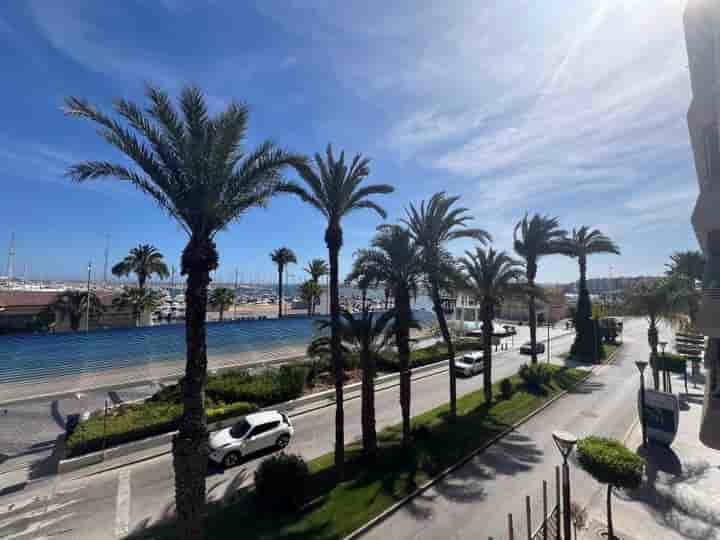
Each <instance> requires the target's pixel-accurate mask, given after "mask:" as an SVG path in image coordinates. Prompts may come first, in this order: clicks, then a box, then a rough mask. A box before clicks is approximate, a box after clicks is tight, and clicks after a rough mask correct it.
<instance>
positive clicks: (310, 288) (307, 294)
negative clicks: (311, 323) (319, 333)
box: [300, 279, 320, 317]
mask: <svg viewBox="0 0 720 540" xmlns="http://www.w3.org/2000/svg"><path fill="white" fill-rule="evenodd" d="M319 296H320V285H318V284H317V283H316V282H314V281H313V280H312V279H308V280H307V281H305V282H304V283H303V284H302V285H300V298H302V300H303V302H305V304H307V312H308V313H307V314H308V317H311V316H312V314H313V311H314V309H315V301H316V300H317V298H318V297H319Z"/></svg>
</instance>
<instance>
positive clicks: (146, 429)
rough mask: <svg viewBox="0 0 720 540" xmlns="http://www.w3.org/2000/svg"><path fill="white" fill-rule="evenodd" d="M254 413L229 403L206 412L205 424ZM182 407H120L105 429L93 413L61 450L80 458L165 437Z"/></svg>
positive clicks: (248, 405) (99, 415)
mask: <svg viewBox="0 0 720 540" xmlns="http://www.w3.org/2000/svg"><path fill="white" fill-rule="evenodd" d="M256 410H257V406H255V405H253V404H251V403H243V402H240V403H233V404H231V405H225V406H222V407H219V408H209V409H208V410H207V415H208V422H219V421H220V420H225V419H226V418H232V417H234V416H242V415H245V414H249V413H251V412H254V411H256ZM181 415H182V405H180V404H177V403H157V402H146V403H137V404H131V405H123V406H120V407H118V408H116V409H112V410H111V411H110V414H108V417H107V426H106V427H105V419H104V418H103V417H104V411H97V412H96V413H94V414H93V415H92V416H91V417H90V418H89V419H88V420H87V421H85V422H81V423H79V424H78V425H77V426H76V428H75V430H74V431H73V433H72V435H70V437H68V439H67V441H66V443H65V448H66V452H67V455H68V457H75V456H80V455H83V454H87V453H89V452H96V451H98V450H101V449H102V448H103V439H104V438H105V448H110V447H113V446H117V445H120V444H124V443H128V442H132V441H137V440H140V439H144V438H146V437H152V436H155V435H161V434H163V433H169V432H171V431H175V430H176V429H178V426H179V424H180V417H181Z"/></svg>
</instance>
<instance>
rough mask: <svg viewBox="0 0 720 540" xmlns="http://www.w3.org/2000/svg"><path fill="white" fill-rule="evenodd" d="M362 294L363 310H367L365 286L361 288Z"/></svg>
mask: <svg viewBox="0 0 720 540" xmlns="http://www.w3.org/2000/svg"><path fill="white" fill-rule="evenodd" d="M360 294H361V295H362V310H363V311H365V305H366V302H367V289H365V288H364V287H363V288H362V289H361V290H360Z"/></svg>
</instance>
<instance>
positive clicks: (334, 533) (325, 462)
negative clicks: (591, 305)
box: [134, 365, 589, 540]
mask: <svg viewBox="0 0 720 540" xmlns="http://www.w3.org/2000/svg"><path fill="white" fill-rule="evenodd" d="M538 369H541V370H546V373H544V374H543V376H541V377H535V378H533V380H528V376H527V370H526V371H525V375H526V378H525V379H523V378H521V377H520V376H519V375H515V376H513V377H511V378H510V381H511V383H512V393H510V394H509V395H508V394H507V393H506V397H505V398H503V396H502V393H501V391H500V387H501V383H500V382H498V383H496V384H495V385H494V398H493V401H492V403H486V402H485V400H484V398H483V392H482V391H478V392H474V393H471V394H467V395H465V396H463V397H461V398H460V399H459V400H458V417H457V419H456V420H455V421H454V422H451V421H450V420H449V418H448V407H447V406H442V407H438V408H436V409H433V410H431V411H428V412H426V413H424V414H422V415H420V416H417V417H415V418H413V442H412V444H411V445H410V446H409V447H408V448H403V447H402V446H401V444H400V438H401V426H400V425H396V426H392V427H390V428H387V429H384V430H382V432H381V433H380V434H379V439H380V447H379V454H378V457H377V458H376V461H375V462H374V463H373V464H372V465H371V466H370V465H368V464H367V463H365V462H363V460H362V458H361V453H360V447H359V446H358V445H350V446H349V447H348V448H347V452H346V459H347V466H346V479H345V481H344V482H342V483H340V484H335V483H334V471H333V465H332V463H333V456H332V454H326V455H324V456H321V457H319V458H317V459H314V460H312V461H311V462H310V463H309V467H310V477H309V479H308V481H307V482H306V492H305V501H306V503H305V505H304V506H303V508H302V509H301V510H300V511H298V512H287V513H279V512H268V511H265V510H264V509H262V508H258V506H257V502H256V500H255V497H254V492H253V488H252V487H250V488H245V489H243V490H241V491H239V492H238V494H237V497H236V498H235V500H232V501H230V502H225V503H224V504H221V505H216V506H211V507H210V508H209V512H208V518H207V538H218V539H220V538H228V537H233V538H235V537H238V538H257V539H264V540H269V539H285V540H289V539H293V540H299V539H304V538H308V539H310V538H313V539H326V540H330V539H341V538H344V537H345V536H347V535H348V534H350V533H351V532H352V531H354V530H356V529H357V528H358V527H361V526H362V525H364V524H365V523H367V522H368V521H370V520H372V519H373V518H374V517H376V516H378V515H379V514H381V513H382V512H383V511H385V510H387V509H388V508H390V507H391V506H393V505H394V504H396V503H397V502H398V501H400V500H402V499H403V498H404V497H407V496H408V495H410V494H412V493H413V492H414V491H415V490H416V489H417V488H418V487H419V486H421V485H422V484H424V483H425V482H427V481H428V480H429V479H431V478H433V477H434V476H436V475H438V474H439V473H441V472H442V471H444V470H445V469H447V468H448V467H450V466H452V465H454V464H456V463H457V462H458V461H460V460H462V459H463V458H464V457H466V456H468V455H469V454H470V453H472V452H473V451H475V450H477V449H478V448H482V447H483V446H484V445H486V444H487V443H489V442H490V441H492V440H493V439H494V438H496V437H497V436H499V435H500V434H502V433H503V432H505V431H507V430H508V429H509V428H510V427H511V426H512V425H513V424H514V423H516V422H518V421H520V420H521V419H523V418H525V417H526V416H528V415H529V414H531V413H532V412H534V411H536V410H538V409H539V408H541V407H542V406H543V405H545V404H546V403H548V401H550V400H551V399H553V398H555V397H557V396H558V395H559V394H561V393H562V392H564V391H566V390H568V389H571V388H573V387H574V386H576V385H577V384H578V382H579V381H581V380H582V379H584V378H585V377H587V376H588V373H589V372H588V371H586V370H578V369H569V368H561V367H558V366H551V365H544V366H541V367H539V368H538ZM538 380H547V384H545V385H543V386H542V387H541V388H538V387H537V384H536V383H537V381H538ZM504 386H505V387H506V391H507V388H508V385H507V383H506V384H505V385H504ZM134 537H135V538H173V537H174V529H173V524H172V523H168V524H165V525H161V526H158V527H154V528H153V529H151V530H146V531H142V532H137V533H136V534H135V536H134Z"/></svg>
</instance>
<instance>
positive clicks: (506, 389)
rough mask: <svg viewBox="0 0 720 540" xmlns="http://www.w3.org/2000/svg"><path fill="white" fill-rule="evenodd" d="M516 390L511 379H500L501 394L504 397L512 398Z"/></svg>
mask: <svg viewBox="0 0 720 540" xmlns="http://www.w3.org/2000/svg"><path fill="white" fill-rule="evenodd" d="M514 390H515V389H514V388H513V383H512V381H511V380H510V379H503V380H502V381H500V395H501V396H502V398H503V399H510V398H511V397H512V395H513V391H514Z"/></svg>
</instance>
